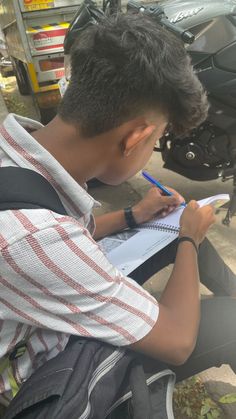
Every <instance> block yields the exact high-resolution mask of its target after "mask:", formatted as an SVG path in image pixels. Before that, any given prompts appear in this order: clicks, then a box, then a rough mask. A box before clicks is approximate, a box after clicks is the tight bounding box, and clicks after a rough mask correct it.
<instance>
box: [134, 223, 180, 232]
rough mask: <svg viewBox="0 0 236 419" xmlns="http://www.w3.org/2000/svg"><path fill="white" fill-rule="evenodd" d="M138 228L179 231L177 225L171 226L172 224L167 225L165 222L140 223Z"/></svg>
mask: <svg viewBox="0 0 236 419" xmlns="http://www.w3.org/2000/svg"><path fill="white" fill-rule="evenodd" d="M139 228H148V229H149V230H158V231H166V232H167V233H168V232H169V233H178V232H179V227H173V226H172V225H167V224H158V225H156V226H154V225H153V224H151V223H146V224H143V225H140V226H139Z"/></svg>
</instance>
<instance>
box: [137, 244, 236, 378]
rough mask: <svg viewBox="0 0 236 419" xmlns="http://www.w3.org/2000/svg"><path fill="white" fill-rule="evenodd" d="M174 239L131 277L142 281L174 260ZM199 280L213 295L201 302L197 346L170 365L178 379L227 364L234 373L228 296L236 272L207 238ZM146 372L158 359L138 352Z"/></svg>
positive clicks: (234, 330)
mask: <svg viewBox="0 0 236 419" xmlns="http://www.w3.org/2000/svg"><path fill="white" fill-rule="evenodd" d="M176 250H177V241H174V242H172V243H171V244H170V245H169V246H167V247H165V248H164V249H162V251H161V252H158V253H157V254H156V255H154V256H153V257H152V258H150V259H149V260H148V261H146V262H145V263H144V264H143V265H141V266H140V267H139V268H137V269H136V270H135V271H134V272H132V273H131V274H130V276H131V277H132V278H133V279H135V280H136V281H137V282H139V283H140V284H143V283H144V282H145V281H146V280H147V279H148V278H149V277H150V276H152V275H153V274H154V273H156V272H158V271H159V270H161V269H162V268H164V267H165V266H167V265H169V264H170V263H173V262H174V260H175V255H176ZM198 262H199V273H200V279H201V282H202V283H203V284H204V285H205V286H206V287H207V288H209V289H210V290H211V291H212V292H213V293H214V294H215V297H214V298H209V299H205V300H203V301H202V302H201V321H200V327H199V333H198V338H197V344H196V347H195V349H194V351H193V353H192V355H191V356H190V358H189V359H188V361H187V362H186V363H185V364H184V365H181V366H179V367H175V366H172V365H170V368H171V369H172V370H173V371H175V373H176V377H177V381H181V380H183V379H185V378H188V377H191V376H192V375H195V374H197V373H199V372H201V371H204V370H206V369H208V368H211V367H213V366H214V367H219V366H221V365H222V364H229V365H230V366H231V367H232V369H233V370H234V372H236V299H235V298H231V297H229V296H230V295H231V294H232V293H233V292H236V275H235V274H234V273H233V272H232V271H231V269H230V268H229V267H228V266H227V265H226V264H225V263H224V261H223V260H222V258H221V257H220V256H219V255H218V253H217V252H216V250H215V249H214V247H213V246H212V244H211V243H210V242H209V240H204V242H203V243H202V244H201V246H200V249H199V261H198ZM140 357H141V359H142V362H143V365H144V367H145V370H146V371H149V372H154V371H155V370H157V369H158V370H159V369H160V368H161V365H162V363H161V362H160V361H156V360H153V359H151V358H148V357H145V356H143V355H140Z"/></svg>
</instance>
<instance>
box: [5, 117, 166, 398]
mask: <svg viewBox="0 0 236 419" xmlns="http://www.w3.org/2000/svg"><path fill="white" fill-rule="evenodd" d="M40 127H41V124H39V123H38V122H35V121H32V120H30V119H28V118H23V117H19V116H16V115H13V114H9V115H8V116H7V118H6V119H5V121H4V123H3V125H2V126H1V127H0V164H1V166H2V167H3V166H18V167H24V168H27V169H31V170H34V171H36V172H38V173H40V174H42V175H43V176H44V177H45V178H46V179H48V180H49V181H50V183H51V184H52V185H53V186H54V188H55V189H56V191H57V193H58V195H59V196H60V198H61V201H62V203H63V205H64V207H65V208H66V210H67V212H68V216H63V215H59V214H57V213H54V212H52V211H50V210H46V209H34V210H30V209H27V210H26V209H25V210H7V211H0V250H1V252H0V290H1V291H0V339H1V345H0V358H2V357H3V356H4V355H5V354H6V353H7V352H9V351H10V350H11V349H12V348H14V346H15V345H16V344H17V342H19V341H21V340H22V339H23V338H24V337H27V340H28V344H27V350H26V352H25V354H24V355H23V356H22V357H20V358H19V359H18V360H16V361H15V362H14V375H15V378H16V380H17V382H19V383H22V382H23V381H25V380H26V379H27V378H28V377H29V376H30V375H31V374H32V372H33V371H34V370H35V369H37V368H38V367H39V366H41V365H42V364H43V363H45V362H46V361H47V360H48V359H50V358H52V357H54V356H56V355H57V354H58V353H59V352H60V351H62V350H63V349H64V348H65V346H66V344H67V342H68V338H69V336H70V335H71V334H73V335H79V336H88V337H95V338H98V339H101V340H103V341H105V342H109V343H111V344H113V345H117V346H123V345H128V344H131V343H134V342H136V341H138V340H140V339H141V338H142V337H144V336H145V335H146V334H147V333H148V332H149V331H150V330H151V329H152V328H153V326H154V324H155V322H156V320H157V317H158V304H157V302H156V300H155V299H154V298H153V297H152V296H151V295H150V294H149V293H148V292H147V291H145V290H144V289H143V288H142V287H140V286H139V285H138V284H136V283H135V282H134V281H133V280H132V279H130V278H128V277H124V276H123V275H122V273H121V272H119V271H118V270H117V269H116V268H115V267H114V266H112V265H111V264H110V263H109V262H108V260H107V258H106V256H105V255H104V254H103V252H102V250H101V249H100V248H99V246H98V244H97V243H96V242H95V241H94V240H93V238H92V234H93V231H94V221H93V216H92V210H93V208H94V207H95V206H97V205H99V204H98V203H97V202H96V201H95V200H94V199H93V198H92V197H91V196H90V195H89V194H88V193H87V192H86V191H85V190H84V189H83V188H82V187H81V186H80V185H78V183H77V182H75V180H74V179H73V178H72V177H71V176H70V175H69V174H68V172H66V171H65V170H64V168H63V167H62V166H61V165H60V164H59V162H58V161H57V160H56V159H55V158H54V157H53V156H52V155H51V154H50V153H49V152H48V151H47V150H45V149H44V148H43V147H42V146H41V145H40V144H39V143H38V142H37V141H36V140H35V139H34V138H33V137H32V136H31V135H30V133H29V132H32V131H33V130H36V129H38V128H40ZM9 390H10V385H9V381H8V375H7V372H4V373H3V374H2V375H0V394H1V396H0V401H1V402H4V400H5V401H7V400H8V399H9V398H10V391H9Z"/></svg>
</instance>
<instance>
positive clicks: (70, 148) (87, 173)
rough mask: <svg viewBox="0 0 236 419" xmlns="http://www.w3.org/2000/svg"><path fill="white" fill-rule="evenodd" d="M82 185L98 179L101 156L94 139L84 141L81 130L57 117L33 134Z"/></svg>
mask: <svg viewBox="0 0 236 419" xmlns="http://www.w3.org/2000/svg"><path fill="white" fill-rule="evenodd" d="M31 135H32V137H34V138H35V140H36V141H37V142H38V143H39V144H40V145H41V146H43V147H44V148H45V149H46V150H47V151H48V152H49V153H50V154H51V155H52V156H53V157H54V158H55V159H56V160H57V161H58V162H59V163H60V164H61V165H62V166H63V167H64V169H65V170H66V171H67V172H68V173H69V174H70V175H71V176H72V177H73V178H74V179H75V180H76V181H77V182H78V183H79V184H81V185H83V184H84V183H85V182H86V181H88V180H89V179H91V178H93V177H96V172H97V171H98V169H99V166H100V163H99V156H98V153H97V151H96V149H95V148H94V147H92V144H91V143H92V142H93V140H92V139H83V138H82V137H81V135H80V133H79V129H78V128H76V127H75V126H74V125H71V124H68V123H65V122H64V121H62V119H61V118H60V117H58V116H56V117H55V118H54V119H53V120H52V121H51V122H50V123H49V124H48V125H46V126H45V127H42V128H40V129H39V130H36V131H34V132H32V133H31Z"/></svg>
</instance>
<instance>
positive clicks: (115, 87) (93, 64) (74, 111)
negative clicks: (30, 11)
mask: <svg viewBox="0 0 236 419" xmlns="http://www.w3.org/2000/svg"><path fill="white" fill-rule="evenodd" d="M153 109H154V110H155V109H157V110H161V111H162V112H164V113H166V115H167V118H168V121H169V124H170V125H171V127H172V131H173V132H175V133H176V134H184V133H186V132H188V131H190V130H191V129H193V128H195V127H197V126H198V125H200V123H201V122H203V121H204V120H205V118H206V116H207V111H208V101H207V97H206V93H205V92H204V89H203V87H202V85H201V83H200V81H199V80H198V78H197V77H196V75H195V74H194V72H193V69H192V65H191V61H190V58H189V56H188V55H187V53H186V50H185V48H184V45H183V43H182V42H181V41H180V40H179V39H177V37H176V36H174V35H173V34H171V33H170V32H169V31H167V30H166V29H164V28H162V27H161V26H159V25H158V24H157V23H156V22H154V21H153V20H152V19H151V18H148V17H146V16H144V15H134V14H118V15H116V16H111V17H109V18H104V19H103V20H102V21H101V23H99V24H98V25H91V26H90V27H88V28H87V29H86V30H85V31H84V32H83V33H82V34H81V36H80V37H79V39H78V40H77V41H76V42H75V44H74V46H73V48H72V52H71V81H70V83H69V86H68V88H67V91H66V93H65V95H64V97H63V99H62V101H61V104H60V105H59V115H60V117H61V118H62V119H63V120H65V121H67V122H71V123H74V124H78V125H79V127H80V130H81V133H82V134H83V135H84V136H85V137H93V136H96V135H99V134H102V133H104V132H107V131H109V130H111V129H113V128H115V127H117V126H119V125H121V124H122V123H124V122H126V121H128V120H130V119H132V118H134V117H136V116H138V115H141V114H142V113H143V112H145V111H147V110H153Z"/></svg>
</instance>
